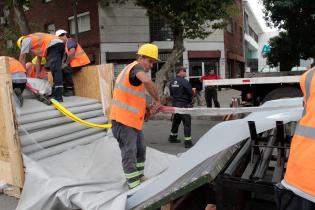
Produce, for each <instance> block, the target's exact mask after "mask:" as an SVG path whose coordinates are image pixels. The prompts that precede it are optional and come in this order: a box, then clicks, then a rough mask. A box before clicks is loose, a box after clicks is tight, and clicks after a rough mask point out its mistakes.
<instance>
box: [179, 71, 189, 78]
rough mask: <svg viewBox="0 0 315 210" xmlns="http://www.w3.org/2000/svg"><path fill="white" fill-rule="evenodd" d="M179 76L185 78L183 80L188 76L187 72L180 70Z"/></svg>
mask: <svg viewBox="0 0 315 210" xmlns="http://www.w3.org/2000/svg"><path fill="white" fill-rule="evenodd" d="M178 74H179V76H180V77H183V78H185V77H186V75H187V74H186V71H185V70H180V72H179V73H178Z"/></svg>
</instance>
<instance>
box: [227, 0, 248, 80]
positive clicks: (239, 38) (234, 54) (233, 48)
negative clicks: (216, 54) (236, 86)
mask: <svg viewBox="0 0 315 210" xmlns="http://www.w3.org/2000/svg"><path fill="white" fill-rule="evenodd" d="M235 1H236V3H237V5H238V7H239V10H240V11H239V16H238V17H236V18H234V20H233V21H232V22H233V24H232V27H233V33H230V32H228V31H227V30H226V29H225V30H224V48H225V57H226V59H227V60H230V62H233V64H232V68H233V69H232V71H236V68H238V65H240V64H241V63H244V48H243V47H244V32H243V31H244V24H243V20H244V18H243V5H242V0H235ZM227 71H228V65H226V72H227ZM231 76H233V72H232V75H231Z"/></svg>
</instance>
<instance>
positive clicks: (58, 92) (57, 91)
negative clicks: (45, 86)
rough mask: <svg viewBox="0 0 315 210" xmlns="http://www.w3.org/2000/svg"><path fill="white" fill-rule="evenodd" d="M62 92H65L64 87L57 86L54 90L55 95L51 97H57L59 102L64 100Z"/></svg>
mask: <svg viewBox="0 0 315 210" xmlns="http://www.w3.org/2000/svg"><path fill="white" fill-rule="evenodd" d="M62 92H63V88H62V87H57V88H55V91H54V93H53V96H52V98H51V99H55V100H56V101H58V102H63V98H62Z"/></svg>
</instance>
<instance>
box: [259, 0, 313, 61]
mask: <svg viewBox="0 0 315 210" xmlns="http://www.w3.org/2000/svg"><path fill="white" fill-rule="evenodd" d="M262 2H263V4H264V6H265V8H266V10H265V20H266V21H267V22H268V24H269V25H271V26H274V27H277V28H279V29H284V30H285V31H287V32H286V34H285V35H284V34H282V35H281V36H279V38H277V39H275V40H277V41H275V40H274V41H273V45H271V46H272V48H273V50H272V51H273V52H272V53H275V55H272V53H271V54H270V56H273V58H272V60H273V59H275V58H276V57H279V55H280V53H285V50H284V49H287V48H288V47H290V48H292V49H295V51H296V52H291V54H292V56H293V55H294V56H297V57H294V59H295V60H296V59H300V58H304V59H307V58H310V57H315V36H314V34H315V1H314V0H262ZM281 48H282V49H281ZM276 54H277V55H276ZM280 57H282V58H283V57H285V55H282V56H280ZM280 57H279V58H280ZM279 61H280V62H281V63H282V62H283V61H281V60H279Z"/></svg>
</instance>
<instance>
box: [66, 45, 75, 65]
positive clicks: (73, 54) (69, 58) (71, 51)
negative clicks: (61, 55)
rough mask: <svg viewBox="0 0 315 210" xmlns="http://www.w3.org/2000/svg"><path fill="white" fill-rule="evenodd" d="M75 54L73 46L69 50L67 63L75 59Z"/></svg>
mask: <svg viewBox="0 0 315 210" xmlns="http://www.w3.org/2000/svg"><path fill="white" fill-rule="evenodd" d="M74 56H75V48H71V49H70V50H69V54H68V58H67V61H66V64H67V65H69V63H70V62H71V61H72V60H73V58H74Z"/></svg>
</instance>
